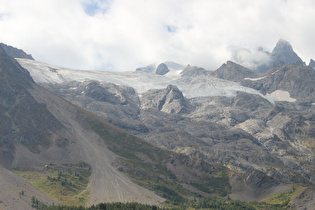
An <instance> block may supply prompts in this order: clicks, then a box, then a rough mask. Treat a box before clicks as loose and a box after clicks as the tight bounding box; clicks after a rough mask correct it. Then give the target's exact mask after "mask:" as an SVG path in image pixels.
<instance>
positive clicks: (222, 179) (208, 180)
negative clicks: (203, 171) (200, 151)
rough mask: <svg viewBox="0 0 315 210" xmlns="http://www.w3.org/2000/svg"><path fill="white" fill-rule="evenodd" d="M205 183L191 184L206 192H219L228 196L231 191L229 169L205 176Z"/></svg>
mask: <svg viewBox="0 0 315 210" xmlns="http://www.w3.org/2000/svg"><path fill="white" fill-rule="evenodd" d="M203 180H204V182H203V183H195V182H191V185H192V186H194V187H196V188H197V189H199V190H201V191H203V192H206V193H218V194H219V195H220V196H226V195H228V194H230V193H231V188H232V187H231V185H230V183H229V175H228V172H227V170H225V169H224V170H222V171H220V172H218V173H217V176H216V177H215V176H212V177H205V178H203Z"/></svg>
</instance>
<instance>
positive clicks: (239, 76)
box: [212, 61, 258, 82]
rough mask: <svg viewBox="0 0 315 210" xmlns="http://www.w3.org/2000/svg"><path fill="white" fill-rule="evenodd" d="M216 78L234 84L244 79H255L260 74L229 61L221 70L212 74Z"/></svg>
mask: <svg viewBox="0 0 315 210" xmlns="http://www.w3.org/2000/svg"><path fill="white" fill-rule="evenodd" d="M212 75H213V76H214V77H217V78H221V79H226V80H230V81H234V82H240V81H242V80H243V79H244V78H248V77H249V78H254V77H257V76H258V73H257V72H255V71H252V70H250V69H247V68H245V67H243V66H241V65H239V64H236V63H233V62H232V61H227V62H226V64H223V65H222V66H221V67H220V68H218V69H217V70H216V71H214V72H213V73H212Z"/></svg>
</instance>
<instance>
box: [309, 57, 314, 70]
mask: <svg viewBox="0 0 315 210" xmlns="http://www.w3.org/2000/svg"><path fill="white" fill-rule="evenodd" d="M308 65H309V66H310V67H312V68H313V69H314V70H315V61H314V60H313V59H311V60H310V63H309V64H308Z"/></svg>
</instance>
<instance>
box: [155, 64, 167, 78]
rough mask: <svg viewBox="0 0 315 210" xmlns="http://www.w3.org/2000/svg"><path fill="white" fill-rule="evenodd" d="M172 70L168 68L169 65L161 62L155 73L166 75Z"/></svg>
mask: <svg viewBox="0 0 315 210" xmlns="http://www.w3.org/2000/svg"><path fill="white" fill-rule="evenodd" d="M169 71H170V70H169V69H168V67H167V65H166V64H164V63H161V64H160V65H158V67H157V68H156V70H155V73H156V74H159V75H164V74H166V73H167V72H169Z"/></svg>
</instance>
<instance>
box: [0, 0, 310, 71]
mask: <svg viewBox="0 0 315 210" xmlns="http://www.w3.org/2000/svg"><path fill="white" fill-rule="evenodd" d="M280 38H282V39H285V40H287V41H289V42H290V43H291V45H292V46H293V49H294V50H295V52H296V53H297V54H298V55H299V56H300V57H301V58H302V60H304V61H305V62H306V63H307V64H308V63H309V60H310V58H313V59H315V1H314V0H0V42H3V43H5V44H9V45H12V46H15V47H18V48H21V49H23V50H24V51H26V52H27V53H30V54H32V55H33V57H34V58H35V59H36V60H39V61H43V62H47V63H50V64H54V65H58V66H63V67H70V68H79V69H102V70H111V71H122V70H135V69H136V68H137V67H140V66H145V65H148V64H151V63H160V62H163V61H174V62H177V63H181V64H185V65H186V64H191V65H197V66H201V67H204V68H207V69H209V70H215V69H216V68H218V67H219V66H220V65H221V64H223V63H224V62H226V61H227V60H229V59H231V57H232V54H233V52H235V50H242V49H243V48H248V49H251V50H250V51H249V52H250V53H249V54H250V55H249V54H248V53H247V54H246V53H245V54H246V55H244V56H245V58H244V59H249V60H253V59H254V60H255V59H256V60H260V59H262V60H263V59H264V58H260V57H259V53H258V54H257V50H256V49H257V48H258V47H263V48H264V49H265V50H268V51H271V50H272V49H273V47H274V46H275V44H276V43H277V41H278V40H279V39H280ZM246 52H248V51H246Z"/></svg>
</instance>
